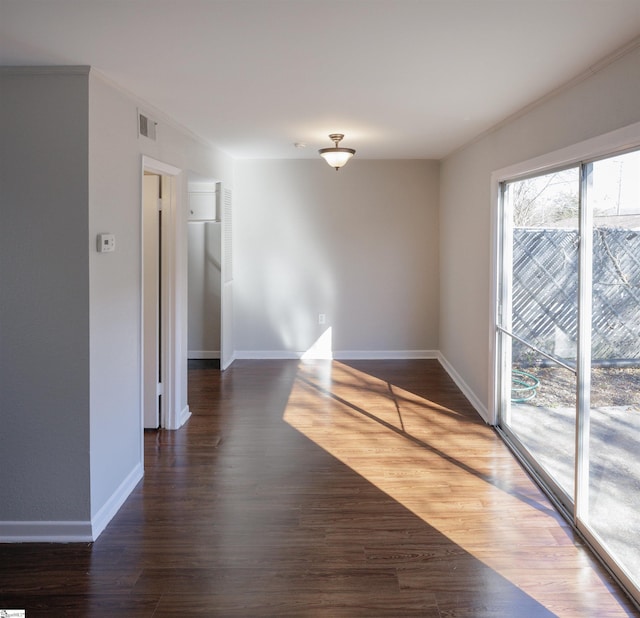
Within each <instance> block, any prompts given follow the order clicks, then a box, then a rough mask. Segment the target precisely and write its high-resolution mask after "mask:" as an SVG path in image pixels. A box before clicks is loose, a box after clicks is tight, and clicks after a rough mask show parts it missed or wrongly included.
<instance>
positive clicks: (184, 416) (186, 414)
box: [178, 405, 191, 427]
mask: <svg viewBox="0 0 640 618" xmlns="http://www.w3.org/2000/svg"><path fill="white" fill-rule="evenodd" d="M190 418H191V410H189V406H188V405H186V406H185V407H184V408H183V409H182V412H180V416H179V417H178V427H182V426H183V425H184V424H185V423H186V422H187V421H188V420H189V419H190Z"/></svg>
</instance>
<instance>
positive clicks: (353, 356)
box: [333, 350, 439, 360]
mask: <svg viewBox="0 0 640 618" xmlns="http://www.w3.org/2000/svg"><path fill="white" fill-rule="evenodd" d="M438 354H439V353H438V350H344V351H341V352H334V353H333V358H335V359H337V360H378V359H379V360H394V359H396V360H407V359H436V358H438Z"/></svg>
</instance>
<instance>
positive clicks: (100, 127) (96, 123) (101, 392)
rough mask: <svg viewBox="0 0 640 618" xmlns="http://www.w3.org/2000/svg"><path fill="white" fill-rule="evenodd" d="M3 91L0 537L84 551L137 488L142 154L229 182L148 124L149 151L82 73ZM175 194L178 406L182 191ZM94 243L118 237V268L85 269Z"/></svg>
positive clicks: (101, 261) (183, 392) (133, 104)
mask: <svg viewBox="0 0 640 618" xmlns="http://www.w3.org/2000/svg"><path fill="white" fill-rule="evenodd" d="M0 78H1V79H2V83H1V88H2V98H1V100H2V107H1V108H0V123H1V124H0V127H1V129H2V151H1V152H2V160H1V165H0V170H1V173H2V179H1V180H2V188H3V195H2V213H1V219H0V221H1V225H0V264H1V270H0V288H1V289H2V294H1V295H0V324H1V328H0V338H1V340H0V343H1V345H0V351H1V352H0V354H1V356H0V386H1V388H0V409H1V410H2V431H0V469H1V470H2V473H1V474H0V495H1V496H2V500H0V537H4V538H12V539H25V540H27V539H30V540H35V539H43V540H70V539H73V540H80V539H86V538H91V537H92V536H95V535H96V534H99V532H100V531H101V530H102V528H103V527H104V525H106V523H108V521H109V519H110V518H111V517H112V516H113V514H114V513H115V511H116V510H117V508H118V507H119V506H120V504H121V502H122V501H123V500H124V499H125V498H126V496H127V495H128V493H129V492H130V491H131V489H132V487H133V486H134V485H135V482H136V481H137V480H138V478H139V476H140V473H141V472H142V463H143V460H142V449H141V445H142V411H141V385H140V362H141V347H140V343H141V334H140V333H141V229H140V222H141V192H142V189H141V177H142V154H146V155H149V156H152V157H154V158H155V159H158V160H160V161H164V162H166V163H169V164H172V165H174V166H176V167H178V168H180V169H183V170H194V171H195V172H197V173H199V174H202V175H206V176H214V177H216V178H220V179H223V180H224V181H225V182H227V183H229V184H232V181H233V178H232V173H233V168H232V164H231V162H230V161H229V160H228V159H227V157H225V156H224V155H222V154H221V153H219V152H217V151H215V150H214V149H213V148H212V147H211V146H209V145H207V144H205V143H203V142H201V141H199V140H198V139H196V138H195V137H194V136H192V135H191V134H189V133H188V132H187V131H185V130H183V129H181V128H180V127H179V126H177V125H174V124H173V123H172V122H171V121H170V119H167V118H164V117H162V116H161V115H159V114H158V115H157V119H158V120H159V127H158V139H157V141H156V142H150V141H149V140H144V139H142V138H140V139H139V138H138V136H137V107H138V106H140V105H141V103H140V101H138V100H136V99H135V98H134V97H133V96H132V95H130V94H128V93H126V92H123V91H121V90H120V89H118V88H117V87H115V86H114V85H113V84H110V83H108V82H106V81H105V80H104V79H103V78H102V77H100V75H99V74H96V73H95V72H94V71H91V72H89V70H88V69H87V68H86V67H85V68H70V67H57V68H56V67H48V68H45V69H30V68H20V69H2V71H1V72H0ZM147 109H148V108H147ZM179 191H180V193H179V198H178V203H179V205H180V207H181V209H180V212H179V213H178V216H177V222H176V229H177V230H178V232H177V233H178V236H179V239H180V241H179V242H178V245H177V254H178V255H177V262H178V264H177V269H178V286H177V289H176V296H177V298H178V306H177V314H178V315H177V319H178V321H179V323H180V324H181V325H182V326H181V330H182V331H183V332H182V333H181V334H182V342H183V348H184V349H181V350H176V354H177V355H178V357H179V358H180V359H183V361H184V362H182V363H181V365H180V367H181V376H180V380H179V384H178V388H177V392H176V394H175V397H176V400H177V401H178V402H179V405H184V406H186V405H187V378H186V375H187V374H186V370H187V366H186V357H187V353H186V352H187V350H186V338H187V325H186V322H187V320H186V298H187V291H186V279H187V242H186V229H187V228H186V218H187V212H186V204H187V202H186V182H185V183H179ZM100 232H111V233H113V234H115V235H116V251H115V252H114V253H106V254H99V253H97V251H96V235H97V234H98V233H100Z"/></svg>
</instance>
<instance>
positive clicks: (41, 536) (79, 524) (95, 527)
mask: <svg viewBox="0 0 640 618" xmlns="http://www.w3.org/2000/svg"><path fill="white" fill-rule="evenodd" d="M142 475H143V467H142V464H138V465H137V466H136V467H135V468H134V469H133V470H132V471H131V472H130V473H129V475H128V476H127V478H126V479H125V480H124V481H123V482H122V483H121V484H120V486H119V487H118V489H116V491H115V492H114V493H113V495H112V496H111V497H110V498H109V499H108V500H107V502H106V503H105V504H104V506H103V507H102V508H101V509H100V510H99V511H98V512H97V513H96V515H95V516H94V517H93V519H92V520H91V521H88V520H87V521H2V522H0V543H91V542H92V541H95V540H96V539H97V538H98V537H99V536H100V534H101V533H102V531H103V530H104V529H105V528H106V527H107V524H108V523H109V522H110V521H111V520H112V519H113V516H114V515H115V514H116V513H117V512H118V510H119V509H120V507H121V506H122V505H123V504H124V501H125V500H126V499H127V498H128V497H129V494H131V492H132V491H133V489H134V488H135V486H136V485H137V484H138V483H139V482H140V479H141V478H142Z"/></svg>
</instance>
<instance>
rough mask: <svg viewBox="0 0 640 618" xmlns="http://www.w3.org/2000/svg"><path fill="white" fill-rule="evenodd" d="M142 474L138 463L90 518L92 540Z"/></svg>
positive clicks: (105, 525)
mask: <svg viewBox="0 0 640 618" xmlns="http://www.w3.org/2000/svg"><path fill="white" fill-rule="evenodd" d="M143 476H144V468H143V466H142V464H141V463H138V464H137V465H136V467H135V468H134V469H133V470H132V471H131V472H130V473H129V475H128V476H127V478H126V479H124V481H122V483H120V486H119V487H118V488H117V489H116V490H115V492H113V494H112V495H111V497H110V498H109V499H108V500H107V501H106V502H105V504H104V505H103V506H102V508H101V509H100V510H99V511H98V512H97V513H96V514H95V515H94V517H93V518H92V519H91V540H92V541H95V540H96V539H97V538H98V537H99V536H100V535H101V534H102V532H103V531H104V529H105V528H106V527H107V525H108V524H109V522H110V521H111V520H112V519H113V517H114V516H115V514H116V513H117V512H118V511H119V510H120V507H121V506H122V505H123V504H124V502H125V500H126V499H127V498H128V497H129V495H130V494H131V492H132V491H133V490H134V489H135V487H136V485H137V484H138V483H139V482H140V480H141V479H142V477H143Z"/></svg>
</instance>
